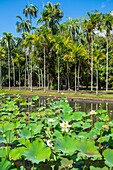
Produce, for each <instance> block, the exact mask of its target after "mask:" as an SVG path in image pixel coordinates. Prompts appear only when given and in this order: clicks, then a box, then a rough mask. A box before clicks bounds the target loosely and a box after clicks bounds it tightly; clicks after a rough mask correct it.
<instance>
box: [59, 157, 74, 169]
mask: <svg viewBox="0 0 113 170" xmlns="http://www.w3.org/2000/svg"><path fill="white" fill-rule="evenodd" d="M72 164H73V160H68V159H67V158H61V166H60V167H59V170H60V169H65V168H68V169H70V168H72Z"/></svg>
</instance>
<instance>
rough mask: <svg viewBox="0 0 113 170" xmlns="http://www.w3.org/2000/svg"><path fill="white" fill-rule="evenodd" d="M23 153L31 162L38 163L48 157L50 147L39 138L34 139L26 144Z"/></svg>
mask: <svg viewBox="0 0 113 170" xmlns="http://www.w3.org/2000/svg"><path fill="white" fill-rule="evenodd" d="M23 155H24V156H25V157H26V159H28V160H30V161H31V162H32V163H36V164H38V163H39V162H45V160H46V159H49V158H50V155H51V149H50V148H49V147H47V146H46V144H45V143H44V142H43V141H42V140H41V139H36V140H35V141H33V142H32V143H30V144H29V145H28V147H27V149H26V150H25V151H24V153H23Z"/></svg>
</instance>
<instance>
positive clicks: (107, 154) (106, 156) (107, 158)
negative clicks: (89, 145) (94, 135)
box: [103, 148, 113, 168]
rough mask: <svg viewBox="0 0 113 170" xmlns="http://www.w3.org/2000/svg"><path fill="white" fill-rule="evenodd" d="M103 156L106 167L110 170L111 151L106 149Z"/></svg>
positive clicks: (112, 150) (111, 165)
mask: <svg viewBox="0 0 113 170" xmlns="http://www.w3.org/2000/svg"><path fill="white" fill-rule="evenodd" d="M103 156H104V159H105V163H106V165H107V166H109V167H110V168H112V167H113V149H109V148H108V149H106V150H104V152H103Z"/></svg>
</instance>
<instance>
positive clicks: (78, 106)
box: [38, 97, 113, 119]
mask: <svg viewBox="0 0 113 170" xmlns="http://www.w3.org/2000/svg"><path fill="white" fill-rule="evenodd" d="M60 99H61V98H51V100H48V97H40V99H39V101H38V107H40V106H46V105H49V103H50V102H51V101H55V100H60ZM68 102H69V103H70V106H71V107H72V108H73V109H74V110H75V111H83V112H86V113H88V112H90V111H91V110H98V109H104V110H106V111H107V113H108V115H109V117H110V118H111V119H113V114H112V112H113V102H104V101H89V100H76V99H68Z"/></svg>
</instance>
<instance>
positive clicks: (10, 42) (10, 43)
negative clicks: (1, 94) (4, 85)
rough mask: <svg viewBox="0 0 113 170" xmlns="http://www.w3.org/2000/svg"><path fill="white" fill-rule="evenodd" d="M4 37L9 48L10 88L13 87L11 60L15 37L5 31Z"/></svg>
mask: <svg viewBox="0 0 113 170" xmlns="http://www.w3.org/2000/svg"><path fill="white" fill-rule="evenodd" d="M3 35H4V37H3V41H4V42H5V43H6V46H7V50H8V77H9V90H10V87H11V82H10V74H11V73H10V60H11V49H12V48H13V46H14V38H13V35H12V34H11V33H6V32H4V33H3Z"/></svg>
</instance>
